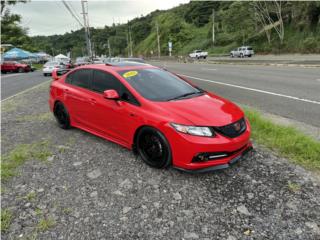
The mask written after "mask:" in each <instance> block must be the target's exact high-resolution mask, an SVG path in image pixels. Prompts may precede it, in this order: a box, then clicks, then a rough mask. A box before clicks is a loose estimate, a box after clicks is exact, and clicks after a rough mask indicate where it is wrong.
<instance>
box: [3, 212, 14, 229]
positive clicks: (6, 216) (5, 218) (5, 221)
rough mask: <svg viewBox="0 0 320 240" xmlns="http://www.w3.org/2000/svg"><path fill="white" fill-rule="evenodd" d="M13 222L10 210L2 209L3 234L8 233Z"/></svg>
mask: <svg viewBox="0 0 320 240" xmlns="http://www.w3.org/2000/svg"><path fill="white" fill-rule="evenodd" d="M11 221H12V213H11V212H10V211H9V210H8V209H1V232H6V231H7V230H8V229H9V227H10V224H11Z"/></svg>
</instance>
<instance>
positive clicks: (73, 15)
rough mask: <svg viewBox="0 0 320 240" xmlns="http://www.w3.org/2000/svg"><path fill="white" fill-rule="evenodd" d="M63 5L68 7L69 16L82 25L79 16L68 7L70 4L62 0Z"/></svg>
mask: <svg viewBox="0 0 320 240" xmlns="http://www.w3.org/2000/svg"><path fill="white" fill-rule="evenodd" d="M62 3H63V5H64V6H65V7H66V8H67V9H68V11H69V12H70V14H71V16H72V17H73V18H74V19H75V20H76V21H77V22H78V23H79V24H80V26H82V27H84V25H83V24H82V23H81V21H80V20H79V18H78V17H77V16H76V14H75V13H74V12H73V11H72V9H71V8H70V6H69V5H68V4H67V2H66V1H65V0H62Z"/></svg>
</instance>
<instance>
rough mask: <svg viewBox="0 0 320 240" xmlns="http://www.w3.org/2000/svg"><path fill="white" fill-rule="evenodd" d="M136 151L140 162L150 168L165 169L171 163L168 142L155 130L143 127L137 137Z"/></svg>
mask: <svg viewBox="0 0 320 240" xmlns="http://www.w3.org/2000/svg"><path fill="white" fill-rule="evenodd" d="M136 145H137V151H138V154H139V155H140V156H141V158H142V160H143V161H144V162H145V163H146V164H148V165H149V166H151V167H154V168H165V167H167V166H169V165H170V163H171V158H172V156H171V149H170V145H169V142H168V140H167V139H166V138H165V136H164V135H163V134H162V133H161V132H159V131H158V130H157V129H155V128H152V127H144V128H143V129H141V130H140V131H139V133H138V136H137V142H136Z"/></svg>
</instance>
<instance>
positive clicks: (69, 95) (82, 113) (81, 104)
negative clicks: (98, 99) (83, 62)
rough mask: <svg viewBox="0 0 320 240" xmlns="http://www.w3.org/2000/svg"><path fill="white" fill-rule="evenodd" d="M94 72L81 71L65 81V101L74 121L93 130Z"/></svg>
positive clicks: (72, 74) (71, 74)
mask: <svg viewBox="0 0 320 240" xmlns="http://www.w3.org/2000/svg"><path fill="white" fill-rule="evenodd" d="M91 81H92V70H91V69H79V70H76V71H74V72H72V73H70V74H69V75H68V76H67V77H66V80H65V83H66V84H65V86H64V89H63V92H64V101H65V104H66V107H67V109H68V111H69V113H70V115H71V118H72V121H74V122H75V123H76V124H78V125H81V126H82V127H84V128H87V129H91V128H92V127H93V124H92V116H93V114H94V113H93V109H92V107H93V105H94V102H93V101H94V100H93V97H92V91H91V90H90V89H91Z"/></svg>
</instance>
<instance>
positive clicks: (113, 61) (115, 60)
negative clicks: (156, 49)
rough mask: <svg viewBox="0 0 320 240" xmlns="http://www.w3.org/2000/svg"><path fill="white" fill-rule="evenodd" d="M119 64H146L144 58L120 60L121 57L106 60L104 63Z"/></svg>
mask: <svg viewBox="0 0 320 240" xmlns="http://www.w3.org/2000/svg"><path fill="white" fill-rule="evenodd" d="M117 62H137V63H145V60H144V59H142V58H134V57H130V58H119V57H113V58H110V57H109V58H105V59H104V63H117Z"/></svg>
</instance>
